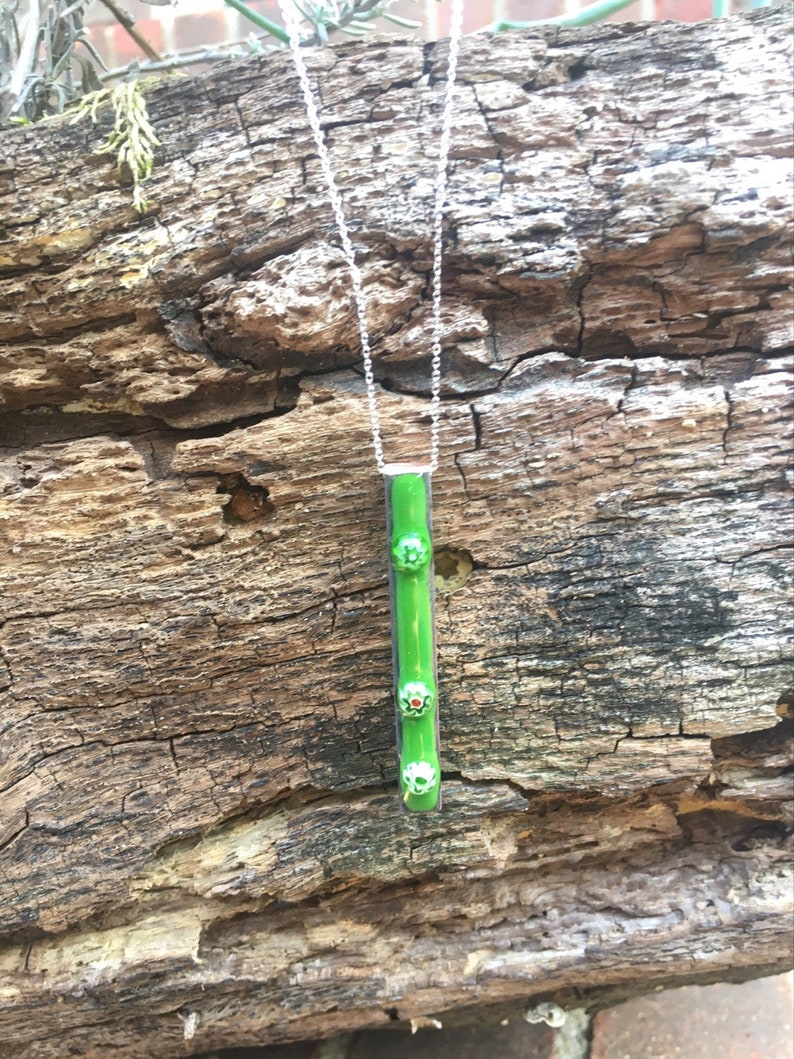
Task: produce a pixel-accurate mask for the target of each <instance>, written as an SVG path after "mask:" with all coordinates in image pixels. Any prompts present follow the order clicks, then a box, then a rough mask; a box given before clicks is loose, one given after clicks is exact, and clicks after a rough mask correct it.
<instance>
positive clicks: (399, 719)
mask: <svg viewBox="0 0 794 1059" xmlns="http://www.w3.org/2000/svg"><path fill="white" fill-rule="evenodd" d="M279 7H280V8H281V14H282V17H283V19H284V25H285V26H286V29H287V33H288V35H289V43H290V50H291V52H292V57H293V59H294V62H295V67H296V70H297V74H298V80H299V82H300V87H301V91H302V93H303V101H304V104H305V106H306V114H307V116H308V119H309V125H310V126H311V130H312V135H313V137H314V142H315V146H316V148H317V156H318V158H319V161H320V167H321V169H322V173H323V177H324V178H325V184H326V188H327V190H328V199H329V203H330V206H331V210H332V212H333V215H334V220H335V221H336V227H337V230H338V233H339V239H340V242H341V244H342V251H343V253H344V256H345V261H346V263H347V267H348V272H349V275H350V285H351V289H352V295H353V303H354V305H355V309H356V317H357V321H358V329H359V333H360V337H361V354H362V359H363V362H364V382H365V383H366V388H367V401H368V404H369V418H370V424H371V428H372V447H373V449H374V452H375V463H376V466H377V469H378V471H379V472H380V473H381V474H382V475H383V479H384V485H385V491H386V532H387V540H388V541H389V594H390V599H391V616H392V659H393V665H394V699H395V718H396V725H397V757H398V763H399V782H400V796H401V803H402V805H403V806H405V808H407V809H409V810H411V811H412V812H428V811H430V810H432V809H437V808H439V807H440V805H441V765H440V762H439V727H438V677H437V673H436V644H435V623H434V616H433V586H434V582H433V546H432V521H431V493H430V477H431V475H432V473H433V471H435V470H436V468H437V466H438V456H439V421H440V411H441V330H442V329H441V263H442V256H443V228H444V199H445V196H446V189H447V161H448V158H449V145H450V140H451V134H452V101H453V91H454V87H455V77H456V74H457V60H458V44H459V41H460V34H461V25H462V21H463V0H452V14H451V27H450V40H449V59H448V64H447V82H446V88H445V92H444V104H443V110H442V118H441V134H440V141H439V151H438V165H437V169H436V180H435V188H434V199H433V268H432V314H431V319H432V327H431V343H430V350H431V357H430V459H429V461H428V462H427V463H421V462H420V463H387V462H386V458H385V456H384V453H383V438H382V434H381V425H380V417H379V415H378V402H377V390H376V385H375V375H374V371H373V366H372V350H371V347H370V338H369V328H368V325H367V298H366V294H365V291H364V285H363V281H362V275H361V270H360V268H359V266H358V263H357V261H356V255H355V251H354V249H353V244H352V241H351V239H350V232H349V229H348V226H347V221H346V220H345V214H344V207H343V204H342V197H341V195H340V193H339V189H338V186H337V182H336V177H335V175H334V171H333V168H332V166H331V160H330V157H329V154H328V149H327V147H326V144H325V136H324V134H323V130H322V126H321V124H320V116H319V113H318V110H317V103H316V101H315V96H314V92H313V91H312V87H311V82H310V81H309V73H308V70H307V69H306V63H305V62H304V59H303V55H302V54H301V39H300V25H299V19H298V15H297V12H296V10H295V6H294V5H293V3H292V2H291V0H279Z"/></svg>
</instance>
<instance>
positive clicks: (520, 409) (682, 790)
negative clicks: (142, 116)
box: [0, 5, 792, 1059]
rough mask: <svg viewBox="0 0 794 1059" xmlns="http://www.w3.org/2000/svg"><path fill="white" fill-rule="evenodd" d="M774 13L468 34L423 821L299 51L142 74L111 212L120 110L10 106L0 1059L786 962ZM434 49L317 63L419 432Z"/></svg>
mask: <svg viewBox="0 0 794 1059" xmlns="http://www.w3.org/2000/svg"><path fill="white" fill-rule="evenodd" d="M790 18H791V7H790V5H786V6H784V7H780V8H774V9H769V10H766V11H763V12H760V13H758V14H755V15H752V16H750V17H747V18H739V19H732V20H724V21H720V22H715V23H702V24H696V25H673V24H649V25H630V24H622V25H609V26H602V27H600V28H590V29H587V30H585V31H579V32H563V31H556V30H553V29H550V30H548V31H542V32H536V33H533V34H524V35H515V36H506V35H501V36H498V37H477V38H472V39H469V40H467V41H465V42H464V46H463V54H462V62H461V86H460V92H459V97H458V104H457V106H458V110H457V119H456V130H455V142H454V149H453V155H454V157H453V171H452V178H451V188H450V209H449V233H450V234H449V248H448V254H447V270H446V274H445V295H444V299H445V300H444V305H445V310H444V323H445V339H444V401H443V423H442V451H441V461H440V466H439V470H438V472H437V474H436V475H435V477H434V487H433V488H434V500H435V516H434V520H435V537H436V543H437V554H436V569H437V573H438V575H439V596H438V601H437V612H438V614H437V616H438V640H439V676H440V682H441V716H442V747H443V757H442V765H443V768H444V775H445V779H444V809H443V812H442V813H441V814H440V815H433V816H431V817H428V818H425V817H422V818H419V819H415V818H407V817H406V816H401V815H399V814H398V813H397V811H396V793H395V792H396V762H395V755H394V731H393V723H392V706H391V702H390V646H389V629H388V618H387V610H388V592H387V570H386V551H385V542H384V540H383V535H384V526H383V522H384V512H383V500H382V486H381V482H380V481H379V479H378V475H377V473H376V472H375V470H374V462H373V459H372V455H371V451H370V443H369V425H368V420H367V412H366V398H365V393H364V388H363V384H362V380H361V376H360V363H359V352H358V344H357V336H356V326H355V317H354V313H353V311H352V307H351V303H350V297H349V287H348V283H347V279H346V274H345V269H344V264H343V261H342V259H341V255H340V253H339V251H338V249H337V246H336V239H335V235H334V230H333V224H332V221H331V218H330V214H329V210H328V205H327V201H326V197H325V195H324V193H323V189H322V184H321V180H320V176H319V172H318V168H317V165H316V161H315V159H314V154H313V150H312V145H311V140H310V137H309V133H308V130H307V128H306V125H305V119H304V116H303V113H302V110H301V106H300V103H299V99H298V95H297V92H296V87H295V82H294V75H293V72H292V70H291V67H290V65H289V61H288V59H287V57H285V56H281V55H268V56H266V57H262V58H255V59H251V60H250V61H246V62H244V63H236V64H230V65H229V66H226V67H224V68H222V69H217V70H214V71H213V72H211V73H210V74H208V75H206V76H203V77H199V78H189V79H188V78H173V79H167V80H165V81H163V82H161V83H160V84H158V85H157V86H155V87H154V88H152V89H151V91H149V92H148V93H147V99H148V104H149V109H150V113H151V116H152V120H153V123H154V125H155V127H156V129H157V133H158V136H159V138H160V140H161V142H162V148H161V156H160V157H159V158H158V161H157V165H156V167H155V171H154V174H153V177H152V180H151V185H150V188H149V191H148V198H149V200H150V204H151V205H150V210H149V212H148V213H147V215H145V216H144V217H142V218H141V217H138V216H137V215H136V214H135V212H134V211H133V209H132V206H131V197H130V193H129V188H127V187H125V186H120V185H119V183H118V179H117V176H116V173H115V169H114V168H113V166H112V163H111V161H110V160H109V159H108V158H107V156H104V155H103V156H96V155H95V154H94V153H93V152H94V149H95V147H96V146H97V145H98V144H99V143H101V141H102V138H103V136H104V135H105V134H106V133H107V131H108V129H109V127H110V124H111V120H112V119H111V118H110V116H109V115H104V114H103V115H101V122H100V127H99V128H95V127H93V126H91V125H90V124H89V123H88V122H87V121H82V122H79V123H77V124H73V123H72V122H71V120H70V118H69V117H65V118H62V119H54V120H51V121H47V122H45V123H42V124H40V125H38V126H34V127H28V128H17V129H11V130H5V131H4V132H3V133H2V143H3V152H2V154H3V159H4V161H2V163H0V169H1V171H0V195H2V198H1V199H0V202H2V217H3V218H4V220H3V233H2V241H1V242H0V266H1V267H2V274H1V275H0V306H2V309H1V310H0V336H2V338H3V340H4V342H5V347H4V351H3V352H2V353H1V354H0V401H2V405H0V407H2V409H3V415H2V420H1V421H0V446H1V447H0V534H1V535H2V542H3V551H2V601H1V602H0V606H2V629H1V631H0V643H1V646H2V655H0V689H1V690H0V695H1V696H2V699H0V701H1V702H2V709H1V710H0V790H2V813H0V1041H2V1042H3V1043H0V1055H13V1056H15V1057H19V1059H34V1057H35V1059H47V1057H50V1056H52V1057H56V1056H57V1057H60V1056H66V1055H71V1054H82V1055H84V1056H89V1057H93V1056H104V1055H106V1054H108V1053H109V1052H110V1051H112V1052H113V1054H114V1055H116V1056H118V1057H119V1059H124V1057H129V1059H135V1057H140V1056H142V1055H146V1056H147V1057H148V1059H158V1057H161V1056H162V1057H171V1056H173V1055H176V1054H190V1053H191V1052H200V1051H206V1050H207V1049H209V1048H215V1047H221V1046H224V1045H235V1044H239V1045H242V1044H249V1043H251V1042H253V1041H256V1042H257V1043H265V1042H269V1041H286V1040H298V1039H308V1038H311V1037H314V1036H320V1035H328V1034H330V1033H333V1032H335V1031H336V1030H337V1029H340V1028H345V1029H349V1028H351V1027H364V1026H378V1025H388V1024H392V1023H394V1022H395V1021H402V1020H407V1019H410V1018H412V1017H418V1016H423V1015H431V1014H432V1015H436V1016H438V1015H440V1017H441V1018H442V1019H448V1018H449V1017H454V1016H450V1014H448V1013H454V1011H455V1010H459V1009H464V1008H465V1009H470V1008H472V1007H476V1006H478V1005H493V1004H520V1003H525V1002H529V1001H530V1000H532V1002H537V1001H538V1000H544V999H554V1000H557V1001H559V1002H561V1003H563V1004H565V1003H571V1002H574V1000H575V1002H576V1003H577V1004H579V1005H582V1004H585V1005H588V1004H589V1005H591V1006H597V1005H598V1004H599V1003H602V1002H604V998H605V997H612V996H614V995H615V994H616V993H620V994H621V995H631V994H632V993H639V992H643V991H647V990H648V989H651V988H653V987H654V986H656V985H666V984H681V983H683V982H689V981H708V980H714V979H726V980H738V979H740V978H742V977H747V976H752V975H754V974H761V973H768V972H770V971H772V970H775V969H784V968H785V967H787V966H790V964H791V937H790V929H789V928H790V914H791V864H790V855H789V852H788V845H787V843H789V842H790V834H791V794H792V792H791V785H790V774H789V773H788V772H787V770H789V769H790V743H791V713H792V705H791V704H792V697H791V692H790V690H789V688H790V673H791V670H790V655H791V641H790V614H789V604H790V595H789V592H790V572H791V569H790V565H787V556H788V554H789V551H788V549H789V548H790V545H791V540H790V515H791V508H790V499H789V496H788V490H789V489H790V486H791V480H792V471H791V463H790V423H791V404H790V401H791V398H790V350H791V331H790V318H789V310H790V304H791V302H790V281H791V275H790V261H791V244H790V220H791V218H790V187H789V183H788V181H789V176H790V161H789V158H788V154H789V134H790V128H791V99H790V92H789V88H790V76H791V71H790V52H789V26H790ZM444 61H445V58H444V47H443V45H439V46H432V45H428V46H422V45H421V44H419V43H416V42H388V43H385V42H382V41H380V42H379V41H376V42H374V43H369V44H366V45H361V44H355V45H350V46H345V47H341V48H338V49H334V50H333V51H327V52H323V53H317V54H313V55H312V57H311V63H312V67H313V69H314V70H315V71H316V73H317V76H318V79H319V82H320V85H321V90H322V97H323V115H324V121H325V122H326V124H327V126H328V129H329V140H330V143H331V149H332V152H333V155H334V159H335V165H336V168H337V170H338V172H339V174H340V182H341V184H342V187H343V192H344V195H345V199H346V202H347V208H348V212H349V215H350V217H351V219H352V222H353V227H354V229H355V238H356V243H357V245H358V247H359V249H360V256H361V264H362V268H363V270H364V276H365V284H366V287H367V290H368V293H369V296H370V301H371V305H372V310H373V311H372V320H371V329H372V333H373V336H374V341H375V352H376V359H377V365H378V367H377V371H378V380H379V382H380V383H381V384H382V385H381V388H380V390H381V392H380V394H379V400H380V408H381V414H382V417H383V423H384V434H385V439H386V446H387V454H388V456H389V458H393V459H397V458H406V457H408V458H410V457H416V456H417V455H419V456H421V455H422V454H423V453H424V451H425V449H426V446H427V422H428V400H427V388H428V362H427V321H428V274H429V268H430V249H429V247H430V232H429V203H430V196H431V190H432V173H433V161H434V157H435V152H436V149H437V132H436V128H437V117H438V110H439V103H440V98H441V93H442V90H443V85H442V83H441V80H440V79H441V78H443V71H444ZM748 70H750V71H752V77H749V76H748V74H747V71H748Z"/></svg>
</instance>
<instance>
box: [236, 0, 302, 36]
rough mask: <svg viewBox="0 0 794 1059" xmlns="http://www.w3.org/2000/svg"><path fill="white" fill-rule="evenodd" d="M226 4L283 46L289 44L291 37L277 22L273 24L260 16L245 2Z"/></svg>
mask: <svg viewBox="0 0 794 1059" xmlns="http://www.w3.org/2000/svg"><path fill="white" fill-rule="evenodd" d="M225 2H226V3H227V4H228V5H229V7H233V8H234V10H235V11H239V12H240V14H241V15H242V16H243V17H244V18H247V19H248V21H249V22H253V24H254V25H255V26H259V28H260V29H263V30H265V32H266V33H269V34H270V35H271V37H275V38H276V40H280V41H281V43H282V44H289V35H288V34H287V31H286V30H285V29H284V27H283V26H279V24H278V23H277V22H271V21H270V19H269V18H265V16H264V15H260V14H259V12H258V11H254V9H253V8H252V7H249V6H248V4H245V3H243V0H225Z"/></svg>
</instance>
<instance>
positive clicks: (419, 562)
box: [383, 463, 441, 813]
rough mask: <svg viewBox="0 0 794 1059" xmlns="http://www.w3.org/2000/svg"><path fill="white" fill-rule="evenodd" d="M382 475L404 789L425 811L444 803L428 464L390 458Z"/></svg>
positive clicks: (411, 804) (407, 800)
mask: <svg viewBox="0 0 794 1059" xmlns="http://www.w3.org/2000/svg"><path fill="white" fill-rule="evenodd" d="M383 474H384V479H385V483H386V525H387V530H388V539H389V585H390V588H391V614H392V654H393V659H394V697H395V707H396V709H395V713H396V719H397V753H398V756H399V769H400V795H401V801H402V804H403V805H404V806H405V808H406V809H409V810H411V812H416V813H424V812H429V811H430V810H432V809H437V808H439V807H440V805H441V766H440V764H439V759H438V683H437V679H436V644H435V630H434V622H433V592H434V584H433V540H432V529H431V515H430V468H429V467H426V466H424V465H416V464H408V463H392V464H387V465H386V467H385V468H384V470H383Z"/></svg>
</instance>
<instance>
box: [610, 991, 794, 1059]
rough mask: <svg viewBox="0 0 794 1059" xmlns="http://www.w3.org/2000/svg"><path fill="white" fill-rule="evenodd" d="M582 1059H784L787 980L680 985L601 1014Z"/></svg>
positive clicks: (788, 1033)
mask: <svg viewBox="0 0 794 1059" xmlns="http://www.w3.org/2000/svg"><path fill="white" fill-rule="evenodd" d="M592 1041H593V1042H592V1047H591V1052H590V1059H787V1057H791V1056H792V1054H793V1047H792V989H791V976H790V975H778V976H776V977H774V978H761V979H758V980H757V981H755V982H745V983H744V985H712V986H702V987H701V986H687V987H686V988H683V989H670V990H668V991H667V992H663V993H654V994H652V995H651V996H646V997H640V998H639V999H638V1000H631V1001H629V1002H628V1003H626V1004H621V1005H619V1006H618V1007H615V1008H611V1009H610V1010H609V1011H602V1012H600V1013H599V1014H598V1015H596V1017H595V1019H594V1021H593V1038H592Z"/></svg>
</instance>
